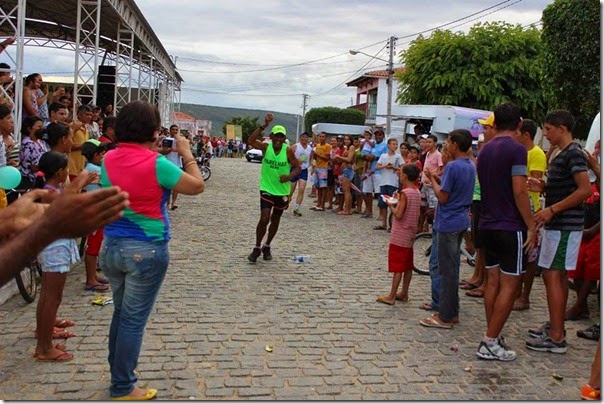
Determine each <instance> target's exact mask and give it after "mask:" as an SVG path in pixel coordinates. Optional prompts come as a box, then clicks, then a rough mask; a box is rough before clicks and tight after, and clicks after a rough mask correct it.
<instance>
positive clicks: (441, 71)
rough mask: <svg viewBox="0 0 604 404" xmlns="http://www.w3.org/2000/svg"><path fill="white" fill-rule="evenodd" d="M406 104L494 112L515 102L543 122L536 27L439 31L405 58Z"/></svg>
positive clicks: (402, 98) (401, 93)
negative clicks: (463, 31)
mask: <svg viewBox="0 0 604 404" xmlns="http://www.w3.org/2000/svg"><path fill="white" fill-rule="evenodd" d="M400 56H401V57H400V59H401V61H402V63H403V64H404V65H405V70H404V71H403V72H402V73H399V74H397V76H396V77H397V78H398V80H399V83H400V86H399V89H398V96H397V101H398V102H400V103H402V104H436V105H458V106H462V107H469V108H478V109H484V110H493V108H494V107H495V106H497V105H499V104H501V103H503V102H506V101H513V102H515V103H516V104H518V106H520V107H521V109H522V113H523V116H525V117H527V118H532V119H535V120H538V121H541V119H542V118H543V117H544V113H545V110H546V108H545V101H544V95H543V89H542V84H541V83H542V81H541V80H542V61H543V58H542V50H541V40H540V33H539V30H537V29H536V28H534V27H531V28H528V29H524V28H523V27H522V26H520V25H511V24H507V23H504V22H494V23H485V24H477V25H474V26H473V27H472V28H470V31H469V32H468V33H467V34H465V33H462V32H455V33H454V32H450V31H435V32H434V33H433V34H432V35H431V36H430V37H429V38H424V37H422V36H420V37H418V38H417V39H415V40H414V41H413V42H412V43H411V44H410V46H409V48H408V49H407V50H406V51H403V52H402V53H401V55H400Z"/></svg>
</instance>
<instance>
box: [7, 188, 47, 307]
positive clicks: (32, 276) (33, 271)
mask: <svg viewBox="0 0 604 404" xmlns="http://www.w3.org/2000/svg"><path fill="white" fill-rule="evenodd" d="M28 191H29V189H11V190H8V191H7V197H8V195H9V194H11V193H15V194H17V197H16V198H15V199H13V200H12V201H13V202H14V201H15V200H17V199H18V198H20V197H21V195H23V194H24V193H26V192H28ZM41 280H42V267H41V266H40V264H39V263H38V261H37V260H34V261H32V262H30V263H29V264H27V265H26V266H25V268H24V269H23V270H22V271H21V272H19V273H18V274H17V275H15V281H16V282H17V288H18V289H19V293H20V294H21V296H22V297H23V300H25V301H26V302H27V303H33V302H34V301H35V300H36V296H37V294H38V288H39V287H40V283H41Z"/></svg>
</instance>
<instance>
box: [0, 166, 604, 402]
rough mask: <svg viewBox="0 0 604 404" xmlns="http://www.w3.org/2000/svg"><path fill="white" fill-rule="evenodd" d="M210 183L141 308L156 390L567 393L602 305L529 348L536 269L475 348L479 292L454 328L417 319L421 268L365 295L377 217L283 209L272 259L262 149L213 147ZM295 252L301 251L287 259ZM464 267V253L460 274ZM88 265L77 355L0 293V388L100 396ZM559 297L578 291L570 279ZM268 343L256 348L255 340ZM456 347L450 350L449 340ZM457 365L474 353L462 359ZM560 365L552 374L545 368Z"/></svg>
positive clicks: (143, 360) (424, 296) (23, 394)
mask: <svg viewBox="0 0 604 404" xmlns="http://www.w3.org/2000/svg"><path fill="white" fill-rule="evenodd" d="M212 169H213V174H212V178H211V179H210V181H208V183H207V185H206V191H205V192H204V193H203V194H201V195H199V196H196V197H187V196H180V197H179V206H180V207H179V209H177V210H176V211H174V212H170V217H171V220H172V236H173V239H172V242H171V261H170V269H169V272H168V276H167V279H166V281H165V283H164V285H163V287H162V289H161V292H160V295H159V298H158V301H157V303H156V305H155V309H154V312H153V314H152V316H151V320H150V322H149V324H148V327H147V330H146V335H145V341H144V344H143V350H142V353H141V356H140V361H139V365H138V371H139V373H140V377H139V383H140V384H141V385H149V386H150V387H154V388H157V389H158V390H159V394H158V398H159V399H175V400H179V399H204V400H227V399H228V400H232V399H261V400H272V399H276V400H308V399H312V400H324V399H336V400H348V399H350V400H359V399H363V400H385V399H390V400H445V399H447V400H468V399H471V400H477V399H478V400H481V399H482V400H576V399H578V398H579V394H580V387H581V385H582V384H583V383H585V381H586V380H587V378H588V376H589V369H590V365H591V361H592V358H593V355H594V352H595V348H596V343H595V342H593V341H588V340H583V339H580V338H577V337H576V334H575V333H576V331H577V330H579V329H582V328H585V327H586V326H588V325H591V323H592V322H593V321H599V320H598V318H599V315H600V313H599V310H598V308H597V300H596V297H595V296H590V307H591V310H592V319H591V320H583V321H579V322H574V323H567V330H568V342H569V350H568V353H567V354H566V355H556V354H544V353H536V352H532V351H528V350H526V349H525V348H524V342H525V340H526V338H527V337H528V335H527V333H526V330H527V329H528V328H529V327H531V326H534V325H535V324H537V323H540V322H541V321H543V320H545V319H546V318H547V307H546V301H545V290H544V287H543V282H542V280H541V279H540V278H538V279H536V281H535V285H534V288H533V292H532V308H531V310H529V311H524V312H513V313H512V315H511V317H510V319H509V321H508V324H507V325H506V327H505V329H504V334H505V335H506V339H507V341H508V343H509V345H510V346H511V347H512V349H515V350H516V351H517V353H518V358H517V359H516V360H515V361H513V362H507V363H503V362H490V361H482V360H479V359H477V358H476V357H475V351H476V348H477V346H478V343H479V341H480V339H481V337H482V335H483V333H484V330H485V322H484V309H483V305H482V299H476V298H471V297H467V296H465V295H464V294H463V293H460V298H461V313H460V320H461V322H460V324H458V325H457V326H456V327H455V328H454V329H453V330H437V329H429V328H424V327H422V326H420V325H419V322H418V321H419V319H420V318H421V317H422V316H426V315H427V314H428V313H427V312H425V311H424V310H421V309H419V305H420V304H422V303H425V302H428V301H429V299H428V298H429V289H430V287H429V284H430V281H429V277H427V276H420V275H414V277H413V280H412V283H411V288H410V289H411V290H410V295H411V301H410V302H408V303H400V302H398V303H397V304H396V305H394V306H386V305H384V304H379V303H376V302H375V297H376V296H377V295H378V294H383V293H386V292H387V291H388V290H389V288H390V277H389V276H388V273H387V266H386V254H387V243H388V233H386V232H379V231H374V230H372V227H373V226H374V225H375V221H374V220H370V219H361V218H360V217H358V215H354V216H346V217H343V216H337V215H335V214H333V213H331V212H313V211H309V210H308V208H309V207H310V206H311V200H310V199H309V198H308V197H306V198H305V201H304V207H303V210H302V212H303V216H302V217H294V216H293V215H292V214H291V211H290V212H286V213H285V214H284V216H283V218H282V221H281V228H280V230H279V233H278V234H277V237H276V239H275V241H274V242H273V246H272V247H273V260H272V261H267V262H265V261H263V260H262V259H259V260H258V262H257V263H256V264H251V263H249V262H248V261H247V259H246V256H247V255H248V254H249V252H250V251H251V248H252V247H253V244H254V234H255V226H256V223H257V220H258V217H259V195H258V185H257V181H258V174H259V171H260V165H259V164H257V163H248V162H246V161H245V160H239V159H214V160H212ZM298 254H307V255H310V256H311V261H310V262H308V263H302V264H297V263H294V262H292V261H293V260H292V258H293V257H294V256H295V255H298ZM470 273H471V268H470V267H468V266H465V265H464V266H463V267H462V276H464V277H466V276H469V274H470ZM84 279H85V277H84V269H83V266H82V264H78V265H77V266H76V267H74V268H73V269H72V272H71V273H70V274H69V276H68V280H67V284H66V288H65V294H64V298H63V303H62V305H61V308H60V309H59V315H60V316H61V317H68V318H71V319H73V320H74V321H76V322H77V326H76V327H74V328H72V329H71V330H73V331H74V332H75V333H76V334H77V337H75V338H71V339H69V340H68V341H67V343H68V350H69V351H71V352H74V353H75V359H74V360H73V361H71V362H68V363H59V364H53V363H38V362H36V361H35V360H34V358H33V357H32V354H33V352H34V346H35V340H34V329H35V305H34V304H32V305H27V304H25V303H24V302H23V300H22V299H21V297H20V296H19V295H17V296H15V297H13V298H12V299H10V300H9V301H7V302H6V303H5V304H3V305H1V306H0V363H1V367H0V399H4V400H17V399H22V400H37V399H46V400H65V399H67V400H69V399H71V400H107V399H108V397H109V392H108V387H109V371H108V365H107V360H106V357H107V334H108V328H109V322H110V318H111V314H112V306H111V305H109V306H105V307H98V306H93V305H91V304H90V301H91V299H92V298H93V297H94V296H95V294H93V293H91V292H85V291H84V290H83V285H84ZM571 299H574V294H573V293H571ZM267 345H268V346H271V347H272V352H267V350H266V349H265V347H266V346H267ZM453 346H456V347H458V350H457V351H454V350H452V349H451V348H452V347H453ZM466 368H470V369H469V371H468V370H467V369H466ZM553 373H557V374H559V375H561V376H563V377H564V379H563V380H556V379H555V378H553V377H552V374H553Z"/></svg>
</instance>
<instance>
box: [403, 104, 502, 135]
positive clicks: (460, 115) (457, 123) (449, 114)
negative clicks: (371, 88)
mask: <svg viewBox="0 0 604 404" xmlns="http://www.w3.org/2000/svg"><path fill="white" fill-rule="evenodd" d="M491 114H492V112H491V111H484V110H481V109H473V108H464V107H457V106H453V105H393V106H392V120H393V122H395V124H394V125H396V126H398V127H402V128H403V133H404V135H403V136H402V137H403V138H402V139H400V138H399V139H398V140H399V142H400V141H406V142H410V143H417V139H415V133H414V128H415V126H416V125H418V124H421V126H422V127H423V128H424V131H423V133H428V132H429V133H432V134H433V135H436V137H438V140H439V142H442V141H444V140H445V139H446V138H447V136H448V134H449V132H451V131H452V130H454V129H467V130H469V131H470V133H472V138H474V139H478V135H480V134H481V133H482V132H483V130H484V129H483V127H482V125H481V124H480V123H478V120H479V119H486V118H487V117H488V116H489V115H491ZM394 125H393V126H394ZM393 137H397V138H398V137H399V136H396V135H393Z"/></svg>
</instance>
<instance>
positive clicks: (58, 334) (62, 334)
mask: <svg viewBox="0 0 604 404" xmlns="http://www.w3.org/2000/svg"><path fill="white" fill-rule="evenodd" d="M34 336H35V338H36V339H38V331H36V332H35V334H34ZM75 336H76V335H75V334H74V333H73V332H71V331H67V330H65V329H64V328H53V330H52V339H67V338H72V337H75Z"/></svg>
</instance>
